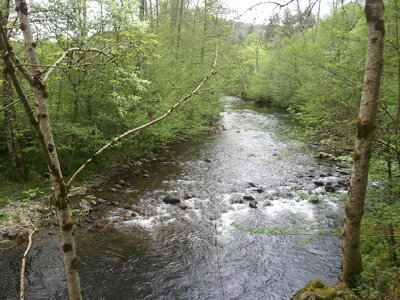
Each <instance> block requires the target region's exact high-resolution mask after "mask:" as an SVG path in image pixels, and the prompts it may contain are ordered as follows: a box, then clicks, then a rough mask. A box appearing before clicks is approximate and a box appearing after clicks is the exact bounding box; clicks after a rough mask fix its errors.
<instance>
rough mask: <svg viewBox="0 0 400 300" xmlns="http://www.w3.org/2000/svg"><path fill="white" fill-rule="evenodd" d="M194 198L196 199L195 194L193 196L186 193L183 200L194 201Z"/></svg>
mask: <svg viewBox="0 0 400 300" xmlns="http://www.w3.org/2000/svg"><path fill="white" fill-rule="evenodd" d="M192 198H196V195H194V194H191V193H186V194H185V195H184V196H183V199H186V200H187V199H192Z"/></svg>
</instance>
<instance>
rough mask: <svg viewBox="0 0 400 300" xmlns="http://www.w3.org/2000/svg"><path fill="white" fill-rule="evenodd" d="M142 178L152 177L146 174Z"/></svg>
mask: <svg viewBox="0 0 400 300" xmlns="http://www.w3.org/2000/svg"><path fill="white" fill-rule="evenodd" d="M142 177H143V178H150V175H149V174H147V173H144V174H143V175H142Z"/></svg>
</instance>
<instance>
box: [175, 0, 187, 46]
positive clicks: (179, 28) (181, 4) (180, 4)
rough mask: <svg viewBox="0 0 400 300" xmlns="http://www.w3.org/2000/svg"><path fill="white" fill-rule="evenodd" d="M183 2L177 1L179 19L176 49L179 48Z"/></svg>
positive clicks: (182, 0) (181, 0)
mask: <svg viewBox="0 0 400 300" xmlns="http://www.w3.org/2000/svg"><path fill="white" fill-rule="evenodd" d="M184 4H185V1H184V0H180V3H179V20H178V34H177V37H176V49H177V50H179V47H180V43H181V32H182V17H183V6H184Z"/></svg>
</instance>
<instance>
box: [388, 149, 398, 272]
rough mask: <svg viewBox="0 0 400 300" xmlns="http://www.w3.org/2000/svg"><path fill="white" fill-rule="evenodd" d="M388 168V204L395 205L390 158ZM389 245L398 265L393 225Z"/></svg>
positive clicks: (389, 232)
mask: <svg viewBox="0 0 400 300" xmlns="http://www.w3.org/2000/svg"><path fill="white" fill-rule="evenodd" d="M387 153H390V149H387ZM386 166H387V180H388V183H389V184H388V187H387V188H388V195H389V197H388V203H390V204H391V205H393V204H394V203H395V201H396V196H395V195H393V172H392V158H391V157H388V158H387V160H386ZM387 230H388V237H387V241H388V245H389V259H390V261H391V262H392V263H393V264H394V265H397V264H398V262H399V261H398V258H397V253H396V238H395V230H394V228H393V226H392V225H391V224H389V225H388V228H387Z"/></svg>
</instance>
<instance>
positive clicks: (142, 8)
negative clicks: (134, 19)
mask: <svg viewBox="0 0 400 300" xmlns="http://www.w3.org/2000/svg"><path fill="white" fill-rule="evenodd" d="M145 1H146V0H140V6H139V20H140V21H144V17H145Z"/></svg>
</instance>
